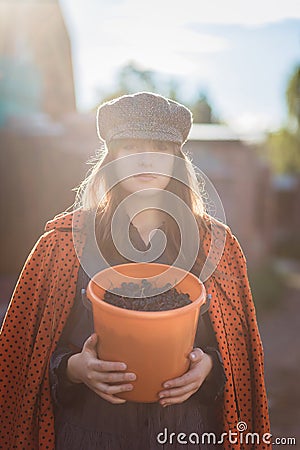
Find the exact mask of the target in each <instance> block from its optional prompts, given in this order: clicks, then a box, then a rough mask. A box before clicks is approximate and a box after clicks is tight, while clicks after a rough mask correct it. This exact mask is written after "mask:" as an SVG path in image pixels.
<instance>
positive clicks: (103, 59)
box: [60, 0, 300, 131]
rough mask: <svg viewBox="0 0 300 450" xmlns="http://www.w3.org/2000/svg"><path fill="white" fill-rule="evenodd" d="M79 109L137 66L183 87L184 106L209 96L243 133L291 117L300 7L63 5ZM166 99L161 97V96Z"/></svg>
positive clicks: (75, 1) (280, 2)
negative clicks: (289, 95)
mask: <svg viewBox="0 0 300 450" xmlns="http://www.w3.org/2000/svg"><path fill="white" fill-rule="evenodd" d="M60 4H61V7H62V11H63V14H64V17H65V21H66V25H67V27H68V30H69V33H70V38H71V44H72V52H73V64H74V76H75V85H76V97H77V105H78V109H79V110H82V111H84V110H87V109H88V108H90V107H93V106H94V105H95V104H97V102H98V96H97V91H98V92H99V91H100V92H102V91H105V90H106V89H108V88H113V87H114V83H115V76H116V73H117V71H118V70H119V68H120V67H121V66H122V65H124V64H126V63H127V62H128V61H134V62H135V63H136V64H138V65H139V66H140V67H141V68H142V69H150V70H154V71H157V72H159V73H161V74H162V76H163V77H166V78H168V77H173V78H174V77H175V78H176V79H177V80H178V81H179V83H180V87H181V89H180V95H181V97H182V100H183V101H184V100H185V99H186V100H187V101H188V100H191V99H192V98H193V96H194V95H195V94H196V93H197V92H198V91H199V90H202V91H205V92H206V93H207V95H208V99H209V100H210V102H211V104H212V106H213V109H214V110H215V112H216V113H217V115H218V116H219V117H220V118H221V119H223V120H225V121H227V122H228V123H229V124H230V125H231V126H233V127H234V128H237V129H242V130H243V129H244V130H247V131H249V130H252V129H253V130H254V131H257V130H258V129H259V130H265V129H272V128H273V129H274V128H276V127H278V126H279V125H280V123H281V122H282V121H283V120H284V117H285V104H284V91H285V86H286V82H287V78H288V77H289V76H290V74H291V72H292V70H293V68H294V67H295V65H296V63H300V0H297V1H296V0H285V1H284V0H277V1H276V2H275V1H270V0H268V1H257V0H252V1H251V2H243V1H241V0H226V1H224V0H214V1H210V2H207V1H205V2H204V1H202V0H200V1H199V0H186V1H181V2H179V1H177V2H175V1H174V0H173V1H171V0H164V1H163V0H160V1H158V0H152V1H151V2H148V1H147V2H142V1H141V0H140V1H137V0H106V1H104V0H60ZM162 93H163V92H162Z"/></svg>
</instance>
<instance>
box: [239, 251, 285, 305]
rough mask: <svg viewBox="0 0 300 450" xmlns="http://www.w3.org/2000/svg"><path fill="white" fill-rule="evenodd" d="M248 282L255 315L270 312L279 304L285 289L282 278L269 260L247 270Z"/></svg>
mask: <svg viewBox="0 0 300 450" xmlns="http://www.w3.org/2000/svg"><path fill="white" fill-rule="evenodd" d="M248 275H249V282H250V286H251V291H252V295H253V300H254V304H255V307H256V311H257V313H258V314H259V313H262V312H265V311H271V310H273V309H275V308H277V307H278V306H279V305H280V304H281V300H282V298H283V293H284V289H285V287H286V283H285V278H284V276H283V275H282V274H281V273H280V272H279V271H278V270H276V268H275V266H274V264H273V262H272V261H271V260H267V261H265V262H264V263H263V264H261V265H260V266H259V267H256V268H253V269H251V270H249V274H248Z"/></svg>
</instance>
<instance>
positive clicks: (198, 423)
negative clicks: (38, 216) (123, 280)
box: [50, 224, 225, 450]
mask: <svg viewBox="0 0 300 450" xmlns="http://www.w3.org/2000/svg"><path fill="white" fill-rule="evenodd" d="M154 236H155V235H154ZM130 238H131V241H132V243H133V245H134V246H135V247H136V248H137V249H139V250H145V249H147V248H148V247H147V246H146V245H145V243H144V241H143V240H142V238H141V237H140V235H139V233H138V230H137V228H136V227H134V225H133V224H130ZM152 238H153V237H152ZM151 241H152V239H151ZM112 259H113V258H112ZM120 261H121V262H120ZM122 262H124V261H123V260H122V259H119V261H118V260H117V259H114V261H111V264H112V265H115V264H119V263H122ZM125 262H127V261H125ZM156 262H161V263H167V262H166V261H164V257H163V255H162V256H161V257H160V258H159V259H158V260H157V261H156ZM89 280H90V278H89V276H88V275H87V274H86V273H85V271H84V270H83V268H82V267H80V269H79V272H78V281H77V290H76V298H75V302H74V306H73V308H72V311H71V313H70V316H69V318H68V321H67V324H66V326H65V329H64V331H63V334H62V336H61V339H60V341H59V343H58V346H57V348H56V350H55V352H54V353H53V355H52V357H51V361H50V381H51V393H52V399H53V404H54V408H55V431H56V450H100V449H101V450H110V449H111V450H152V449H153V450H154V449H176V448H188V449H191V448H193V449H194V448H201V449H208V448H209V449H212V448H214V446H213V445H212V444H210V445H207V444H204V445H202V444H200V445H197V446H195V443H189V439H188V437H189V435H190V433H197V435H198V436H199V439H200V443H201V434H202V433H204V432H215V433H216V435H218V434H219V433H220V429H219V428H220V424H219V423H218V418H217V414H216V410H217V409H218V406H219V408H220V402H221V401H222V392H223V389H224V383H225V375H224V369H223V365H222V362H221V359H220V355H219V352H218V351H217V348H218V347H217V342H216V340H215V336H214V332H213V330H212V326H211V322H210V319H209V316H208V313H207V312H206V313H205V314H203V315H202V316H201V317H200V318H199V323H198V329H197V334H196V339H195V347H196V346H198V347H200V348H202V349H203V350H204V351H205V352H206V353H209V354H210V355H211V356H212V357H213V361H214V366H213V370H212V371H211V373H210V374H209V376H208V378H207V379H206V380H205V382H204V383H203V385H202V386H201V387H200V389H199V390H198V391H197V392H196V393H195V394H193V395H192V396H191V397H190V398H189V399H188V400H186V401H185V402H183V403H181V404H177V405H170V406H167V407H165V408H163V407H162V406H161V405H160V404H159V403H135V402H130V401H127V402H126V403H124V404H121V405H113V404H111V403H110V402H108V401H106V400H104V399H102V398H101V397H100V396H98V395H97V394H95V393H94V392H93V391H92V390H90V389H89V388H88V387H87V386H86V385H84V384H73V383H71V382H69V381H68V379H67V377H66V366H67V361H68V358H69V357H70V356H71V355H72V354H74V353H77V352H80V351H81V349H82V346H83V344H84V342H85V340H86V339H87V338H88V337H89V336H90V335H91V334H92V333H93V314H92V311H91V308H90V306H89V304H88V301H87V300H86V298H85V295H84V294H83V292H84V291H83V290H84V289H85V288H86V286H87V284H88V282H89ZM159 433H162V434H161V435H160V439H159V441H157V435H158V434H159ZM171 433H176V435H175V437H174V435H173V437H170V434H171ZM178 433H185V434H186V437H185V438H184V437H182V436H181V440H186V441H187V443H185V444H183V443H182V444H179V443H177V434H178ZM193 436H194V438H191V439H194V440H193V441H192V442H195V439H196V438H195V435H193Z"/></svg>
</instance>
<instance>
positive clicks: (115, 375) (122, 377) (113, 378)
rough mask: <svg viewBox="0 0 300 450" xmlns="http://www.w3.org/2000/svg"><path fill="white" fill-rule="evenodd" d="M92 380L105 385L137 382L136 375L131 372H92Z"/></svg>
mask: <svg viewBox="0 0 300 450" xmlns="http://www.w3.org/2000/svg"><path fill="white" fill-rule="evenodd" d="M90 379H93V380H95V381H96V382H98V381H100V382H104V383H126V381H134V380H136V375H135V374H134V373H131V372H126V373H119V372H91V376H90Z"/></svg>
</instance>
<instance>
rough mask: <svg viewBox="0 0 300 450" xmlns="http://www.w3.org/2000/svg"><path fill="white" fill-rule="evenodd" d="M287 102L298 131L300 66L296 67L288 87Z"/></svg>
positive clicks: (299, 121) (299, 118)
mask: <svg viewBox="0 0 300 450" xmlns="http://www.w3.org/2000/svg"><path fill="white" fill-rule="evenodd" d="M286 102H287V107H288V113H289V117H290V119H291V120H292V121H295V123H296V127H297V131H298V132H299V131H300V66H298V67H296V69H295V71H294V73H293V75H292V76H291V78H290V80H289V83H288V86H287V89H286Z"/></svg>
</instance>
